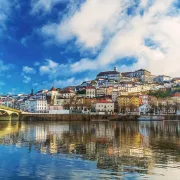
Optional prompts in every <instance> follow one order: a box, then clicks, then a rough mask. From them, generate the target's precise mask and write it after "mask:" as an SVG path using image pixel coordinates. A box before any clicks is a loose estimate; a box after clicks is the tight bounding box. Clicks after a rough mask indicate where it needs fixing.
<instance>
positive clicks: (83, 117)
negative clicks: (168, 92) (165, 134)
mask: <svg viewBox="0 0 180 180" xmlns="http://www.w3.org/2000/svg"><path fill="white" fill-rule="evenodd" d="M138 117H139V116H138V115H89V114H29V115H28V114H26V115H22V116H21V117H20V120H43V121H46V120H52V121H136V120H137V118H138ZM164 117H165V120H180V115H164Z"/></svg>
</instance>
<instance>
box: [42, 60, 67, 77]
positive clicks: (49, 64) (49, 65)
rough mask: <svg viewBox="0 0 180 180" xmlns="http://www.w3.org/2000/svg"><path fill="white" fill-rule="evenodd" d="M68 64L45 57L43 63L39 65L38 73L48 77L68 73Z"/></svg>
mask: <svg viewBox="0 0 180 180" xmlns="http://www.w3.org/2000/svg"><path fill="white" fill-rule="evenodd" d="M68 67H69V66H68V65H65V64H59V63H57V62H54V61H53V60H51V59H46V60H45V62H44V64H43V65H41V66H39V72H40V75H48V76H49V78H50V79H54V78H56V77H58V76H60V75H63V76H65V75H67V74H69V69H68Z"/></svg>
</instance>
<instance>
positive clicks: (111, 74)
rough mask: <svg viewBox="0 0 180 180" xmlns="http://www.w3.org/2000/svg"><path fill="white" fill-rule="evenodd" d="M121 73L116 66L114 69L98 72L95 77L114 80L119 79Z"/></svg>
mask: <svg viewBox="0 0 180 180" xmlns="http://www.w3.org/2000/svg"><path fill="white" fill-rule="evenodd" d="M120 77H121V73H120V72H118V71H117V68H116V67H115V68H114V71H104V72H100V73H99V74H98V75H97V76H96V79H108V80H116V81H118V82H119V81H120Z"/></svg>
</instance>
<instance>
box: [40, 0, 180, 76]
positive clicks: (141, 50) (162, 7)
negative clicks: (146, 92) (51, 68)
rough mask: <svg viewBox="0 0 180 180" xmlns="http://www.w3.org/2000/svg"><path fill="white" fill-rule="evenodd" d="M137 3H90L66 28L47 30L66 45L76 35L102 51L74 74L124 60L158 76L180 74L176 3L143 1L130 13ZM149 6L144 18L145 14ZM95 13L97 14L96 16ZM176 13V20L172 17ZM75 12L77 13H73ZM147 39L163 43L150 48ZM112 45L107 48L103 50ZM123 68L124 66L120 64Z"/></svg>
mask: <svg viewBox="0 0 180 180" xmlns="http://www.w3.org/2000/svg"><path fill="white" fill-rule="evenodd" d="M132 2H133V0H104V1H103V3H102V1H101V0H87V1H85V3H84V4H83V5H82V6H81V8H80V10H77V11H76V13H74V14H73V15H72V16H70V17H68V18H64V20H63V21H62V22H60V24H48V25H46V26H44V27H43V28H42V32H43V33H44V35H46V36H47V37H49V38H51V39H52V38H54V39H56V41H59V42H64V41H68V40H70V39H72V38H73V37H76V39H77V41H76V42H77V43H80V44H82V47H83V48H84V49H89V48H100V50H101V51H100V53H99V55H98V56H97V58H96V59H88V58H83V59H81V60H79V61H78V62H75V63H74V64H72V65H71V70H72V72H81V71H86V70H95V69H99V68H103V67H108V66H109V65H111V64H112V63H116V62H117V61H120V59H121V58H124V57H130V56H132V57H136V58H137V59H138V61H137V62H136V63H135V64H133V65H132V66H131V67H126V66H124V65H123V64H122V66H121V70H123V69H122V68H125V67H126V69H127V68H129V69H130V70H134V69H138V68H147V69H148V70H150V71H152V72H153V73H155V74H162V73H164V74H168V75H172V76H176V75H179V72H180V66H179V63H180V51H179V42H180V34H179V31H178V30H179V29H180V16H179V14H174V12H175V11H174V7H172V4H173V2H174V0H164V1H162V0H153V1H151V3H149V1H147V0H146V1H144V0H141V1H140V6H139V7H137V9H136V12H135V13H134V15H131V16H128V15H127V14H126V10H127V7H128V6H129V7H130V6H131V5H132ZM142 8H144V14H143V15H141V14H140V13H139V12H140V10H142ZM92 12H93V13H92ZM171 12H173V16H172V15H170V14H171ZM70 14H71V13H70ZM146 38H150V39H152V40H153V41H154V42H157V43H158V46H156V48H151V47H147V46H146V45H145V44H144V40H145V39H146ZM104 41H106V45H105V46H103V47H102V46H101V44H102V42H104ZM118 64H119V63H118Z"/></svg>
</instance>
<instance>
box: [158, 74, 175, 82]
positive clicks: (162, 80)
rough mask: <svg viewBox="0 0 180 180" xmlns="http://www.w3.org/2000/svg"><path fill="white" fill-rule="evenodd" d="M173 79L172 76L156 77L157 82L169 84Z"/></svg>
mask: <svg viewBox="0 0 180 180" xmlns="http://www.w3.org/2000/svg"><path fill="white" fill-rule="evenodd" d="M171 80H172V78H171V77H170V76H165V75H160V76H157V77H156V81H157V82H169V81H171Z"/></svg>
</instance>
